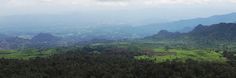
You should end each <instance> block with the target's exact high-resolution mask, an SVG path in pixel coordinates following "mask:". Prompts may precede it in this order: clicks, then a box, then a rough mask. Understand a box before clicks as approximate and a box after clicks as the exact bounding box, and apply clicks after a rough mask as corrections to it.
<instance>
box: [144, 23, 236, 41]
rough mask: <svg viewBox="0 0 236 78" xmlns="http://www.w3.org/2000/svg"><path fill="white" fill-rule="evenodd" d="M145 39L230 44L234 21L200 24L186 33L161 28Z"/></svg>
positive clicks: (235, 27) (234, 32)
mask: <svg viewBox="0 0 236 78" xmlns="http://www.w3.org/2000/svg"><path fill="white" fill-rule="evenodd" d="M145 39H151V40H154V41H157V42H174V43H183V44H189V43H193V44H203V45H213V44H214V45H230V44H235V42H236V23H219V24H213V25H201V24H200V25H198V26H196V27H195V28H194V29H193V30H192V31H190V32H187V33H180V32H169V31H167V30H162V31H160V32H159V33H158V34H155V35H153V36H149V37H146V38H145Z"/></svg>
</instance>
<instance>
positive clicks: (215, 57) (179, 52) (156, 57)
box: [0, 42, 226, 63]
mask: <svg viewBox="0 0 236 78" xmlns="http://www.w3.org/2000/svg"><path fill="white" fill-rule="evenodd" d="M91 46H116V47H118V48H127V49H128V50H130V51H139V52H140V51H141V52H142V51H143V52H144V51H151V52H152V53H153V54H152V55H145V54H144V55H141V56H136V57H135V59H138V60H152V61H155V62H157V63H160V62H166V61H172V60H177V61H182V62H185V61H186V60H189V59H191V60H194V61H209V62H225V61H226V59H225V58H224V57H223V56H222V53H220V52H214V51H213V50H208V49H193V48H191V49H189V48H188V49H183V48H173V47H171V48H169V50H168V51H167V50H166V48H165V45H162V44H157V43H129V42H118V43H96V44H93V45H91ZM168 52H169V53H172V54H168ZM55 53H56V50H55V49H47V50H43V51H38V50H36V49H27V50H23V51H17V50H0V58H7V59H29V58H35V57H47V56H50V55H52V54H55ZM162 53H163V54H165V55H160V54H162Z"/></svg>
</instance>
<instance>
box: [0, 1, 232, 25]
mask: <svg viewBox="0 0 236 78" xmlns="http://www.w3.org/2000/svg"><path fill="white" fill-rule="evenodd" d="M232 7H236V0H0V16H11V15H27V14H28V15H29V14H31V15H36V14H52V15H55V14H76V13H81V12H84V13H94V12H95V13H98V15H102V14H106V15H117V18H113V19H119V18H122V17H130V18H134V17H135V18H138V19H140V21H141V20H147V19H154V18H158V19H161V20H165V21H166V20H179V19H188V18H196V17H207V16H212V15H218V14H226V13H231V12H235V11H236V9H235V8H232ZM99 13H100V14H99Z"/></svg>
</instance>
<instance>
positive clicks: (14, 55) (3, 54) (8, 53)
mask: <svg viewBox="0 0 236 78" xmlns="http://www.w3.org/2000/svg"><path fill="white" fill-rule="evenodd" d="M55 52H56V50H54V49H48V50H45V51H42V52H39V51H37V50H35V49H29V50H24V51H17V50H0V58H5V59H30V58H35V57H47V56H50V55H52V54H54V53H55Z"/></svg>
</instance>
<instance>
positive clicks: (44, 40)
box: [31, 33, 60, 43]
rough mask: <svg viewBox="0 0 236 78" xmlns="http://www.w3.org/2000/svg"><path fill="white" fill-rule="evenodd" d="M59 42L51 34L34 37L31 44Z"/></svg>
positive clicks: (57, 38)
mask: <svg viewBox="0 0 236 78" xmlns="http://www.w3.org/2000/svg"><path fill="white" fill-rule="evenodd" d="M59 40H60V38H59V37H56V36H53V35H51V34H48V33H40V34H38V35H36V36H34V37H33V38H32V39H31V42H33V43H54V42H57V41H59Z"/></svg>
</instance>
